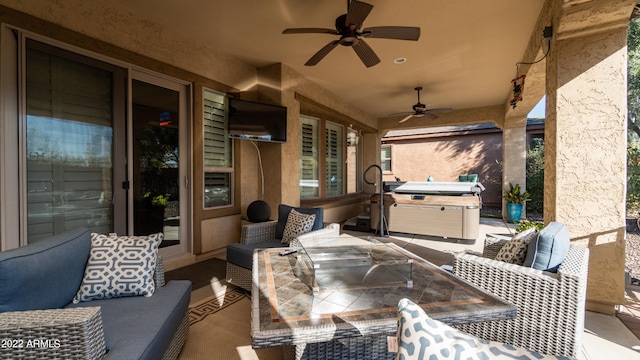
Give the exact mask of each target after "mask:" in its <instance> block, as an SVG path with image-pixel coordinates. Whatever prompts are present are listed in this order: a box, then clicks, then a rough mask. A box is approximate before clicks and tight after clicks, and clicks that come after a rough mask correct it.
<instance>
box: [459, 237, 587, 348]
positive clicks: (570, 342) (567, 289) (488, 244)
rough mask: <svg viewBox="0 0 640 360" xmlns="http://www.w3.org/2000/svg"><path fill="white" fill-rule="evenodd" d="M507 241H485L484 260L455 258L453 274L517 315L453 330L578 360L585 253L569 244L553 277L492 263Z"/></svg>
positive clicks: (466, 255) (469, 255)
mask: <svg viewBox="0 0 640 360" xmlns="http://www.w3.org/2000/svg"><path fill="white" fill-rule="evenodd" d="M507 241H508V240H505V239H500V238H494V237H491V236H488V237H487V238H486V240H485V244H484V252H483V254H482V256H477V255H475V254H472V253H461V254H458V255H457V256H456V258H455V262H454V270H453V271H454V273H455V274H456V275H458V276H460V277H462V278H464V279H466V280H468V281H470V282H472V283H474V284H476V285H478V286H480V287H481V288H483V289H485V290H488V291H489V292H491V293H493V294H495V295H497V296H500V297H501V298H503V299H505V300H507V301H510V302H512V303H513V304H515V305H516V306H517V308H518V316H517V317H516V318H515V319H512V320H502V321H493V322H484V323H475V324H466V325H459V326H457V327H458V328H459V329H460V330H462V331H464V332H467V333H469V334H472V335H475V336H477V337H479V338H483V339H486V340H492V341H499V342H503V343H508V344H512V345H516V346H520V347H524V348H527V349H531V350H535V351H538V352H541V353H545V354H550V355H560V356H568V357H572V358H578V357H579V356H580V354H581V346H582V334H583V331H584V316H585V299H586V288H587V269H588V263H589V250H588V249H587V248H585V247H582V246H576V245H573V244H571V245H569V249H568V253H567V255H566V256H565V257H564V260H563V261H562V263H561V264H560V266H559V267H558V269H557V273H552V272H548V271H541V270H536V269H532V268H528V267H525V266H521V265H517V264H508V263H505V262H502V261H497V260H494V259H495V258H496V255H497V254H498V252H499V251H500V249H501V248H502V246H503V245H504V244H505V243H506V242H507ZM529 249H531V248H529ZM529 251H531V250H529Z"/></svg>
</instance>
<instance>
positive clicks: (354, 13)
mask: <svg viewBox="0 0 640 360" xmlns="http://www.w3.org/2000/svg"><path fill="white" fill-rule="evenodd" d="M371 9H373V5H371V4H367V3H365V2H362V1H358V0H352V1H351V3H350V4H349V11H348V12H347V19H346V21H345V25H346V26H347V27H349V26H350V25H351V24H354V25H355V30H358V29H360V27H361V26H362V23H363V22H364V19H366V18H367V16H369V13H370V12H371Z"/></svg>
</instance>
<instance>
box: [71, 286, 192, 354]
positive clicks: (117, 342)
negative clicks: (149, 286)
mask: <svg viewBox="0 0 640 360" xmlns="http://www.w3.org/2000/svg"><path fill="white" fill-rule="evenodd" d="M190 299H191V282H190V281H186V280H172V281H169V282H168V283H167V284H166V285H165V286H163V287H160V288H158V289H156V291H155V293H154V294H153V296H151V297H144V296H131V297H120V298H113V299H107V300H93V301H86V302H81V303H78V304H69V305H68V306H67V307H85V306H100V308H101V311H102V322H103V326H104V335H105V343H106V346H107V351H108V353H107V356H106V358H105V359H109V360H111V359H123V360H125V359H127V360H128V359H141V360H142V359H149V360H157V359H162V355H163V354H164V353H165V351H167V349H168V347H169V344H170V343H171V340H172V339H173V337H174V335H175V333H176V330H177V329H178V326H179V325H180V322H181V321H182V319H183V317H184V316H185V314H186V312H187V310H188V308H189V301H190Z"/></svg>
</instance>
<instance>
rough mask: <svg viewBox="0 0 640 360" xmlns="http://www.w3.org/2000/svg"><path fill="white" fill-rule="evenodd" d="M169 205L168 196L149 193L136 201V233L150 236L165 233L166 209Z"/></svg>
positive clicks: (134, 228) (134, 229)
mask: <svg viewBox="0 0 640 360" xmlns="http://www.w3.org/2000/svg"><path fill="white" fill-rule="evenodd" d="M168 203H169V195H168V194H167V195H155V196H153V195H152V194H151V192H147V193H145V194H144V195H142V197H139V198H136V199H134V211H135V216H134V227H133V231H134V233H135V234H136V235H148V234H154V233H158V232H162V231H164V209H165V207H166V206H167V205H168Z"/></svg>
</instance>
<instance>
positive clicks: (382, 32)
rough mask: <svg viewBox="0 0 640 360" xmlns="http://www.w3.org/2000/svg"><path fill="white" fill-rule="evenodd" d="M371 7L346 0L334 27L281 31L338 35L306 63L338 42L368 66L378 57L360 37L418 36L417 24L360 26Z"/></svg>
mask: <svg viewBox="0 0 640 360" xmlns="http://www.w3.org/2000/svg"><path fill="white" fill-rule="evenodd" d="M371 9H373V5H371V4H367V3H365V2H362V1H358V0H351V1H349V0H347V13H346V14H343V15H340V16H338V18H337V19H336V24H335V26H336V28H335V30H334V29H325V28H293V29H285V30H284V31H283V32H282V33H283V34H330V35H340V39H339V40H334V41H332V42H330V43H328V44H327V45H325V46H324V47H323V48H322V49H320V50H319V51H318V52H317V53H315V54H314V55H313V56H312V57H311V58H310V59H309V61H307V62H306V63H305V65H306V66H314V65H316V64H317V63H319V62H320V60H322V59H323V58H324V57H325V56H327V54H329V52H331V50H333V49H334V48H335V47H336V46H338V44H340V45H343V46H351V47H352V48H353V50H354V51H355V52H356V54H357V55H358V57H359V58H360V60H362V62H363V63H364V65H365V66H366V67H371V66H373V65H376V64H377V63H379V62H380V59H379V58H378V56H377V55H376V53H375V52H374V51H373V49H371V47H370V46H369V45H368V44H367V43H366V42H365V41H364V39H363V38H378V39H396V40H412V41H417V40H418V39H419V38H420V28H419V27H409V26H376V27H370V28H364V29H362V30H360V28H361V27H362V23H363V22H364V20H365V19H366V18H367V16H368V15H369V13H370V12H371Z"/></svg>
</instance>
